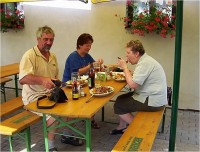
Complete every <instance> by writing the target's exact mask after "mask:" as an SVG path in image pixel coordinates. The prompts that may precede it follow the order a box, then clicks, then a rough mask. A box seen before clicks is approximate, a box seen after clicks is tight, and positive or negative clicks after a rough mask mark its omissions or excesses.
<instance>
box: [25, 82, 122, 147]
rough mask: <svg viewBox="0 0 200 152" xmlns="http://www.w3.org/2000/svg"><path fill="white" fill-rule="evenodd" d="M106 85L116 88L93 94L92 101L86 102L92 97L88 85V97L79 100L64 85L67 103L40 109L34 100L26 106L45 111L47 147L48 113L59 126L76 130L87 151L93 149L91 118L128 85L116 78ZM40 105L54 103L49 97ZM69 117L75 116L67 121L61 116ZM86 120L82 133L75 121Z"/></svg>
mask: <svg viewBox="0 0 200 152" xmlns="http://www.w3.org/2000/svg"><path fill="white" fill-rule="evenodd" d="M104 85H106V86H111V87H113V88H114V91H113V92H112V93H111V94H108V95H106V96H101V97H99V96H98V97H97V96H93V97H92V99H91V101H90V102H88V103H86V100H87V99H88V98H90V92H89V88H88V86H87V85H85V86H84V87H83V88H84V92H86V94H87V96H86V97H81V98H79V100H72V94H71V90H72V89H71V88H69V87H64V88H63V90H64V91H65V93H66V95H67V97H68V102H65V103H57V104H56V105H55V107H53V108H52V109H38V108H37V101H33V102H32V103H30V104H28V105H26V106H25V107H24V108H25V109H27V110H31V111H35V112H40V113H43V130H44V139H45V148H46V151H48V138H47V131H49V130H50V128H49V127H47V126H46V115H51V116H52V117H54V118H55V119H56V120H57V121H59V122H60V124H59V127H63V126H67V127H68V128H70V129H72V130H73V131H75V132H76V133H77V134H78V135H79V138H82V139H85V140H86V151H91V118H92V116H94V114H96V113H97V112H98V111H99V110H100V109H101V108H103V107H104V105H105V104H106V103H107V102H109V100H110V99H111V98H112V97H113V96H114V95H116V94H117V93H118V92H120V91H121V90H122V89H123V88H124V87H125V85H126V81H123V82H117V81H115V80H110V81H107V82H105V84H104ZM40 105H41V106H42V105H52V101H49V100H48V99H47V98H46V99H42V100H40ZM61 116H63V117H69V118H74V119H72V120H71V121H68V122H65V121H64V119H63V118H62V117H61ZM83 120H84V122H85V127H86V132H85V134H84V133H82V132H81V131H80V130H78V129H77V128H75V127H74V126H73V123H75V122H79V121H83Z"/></svg>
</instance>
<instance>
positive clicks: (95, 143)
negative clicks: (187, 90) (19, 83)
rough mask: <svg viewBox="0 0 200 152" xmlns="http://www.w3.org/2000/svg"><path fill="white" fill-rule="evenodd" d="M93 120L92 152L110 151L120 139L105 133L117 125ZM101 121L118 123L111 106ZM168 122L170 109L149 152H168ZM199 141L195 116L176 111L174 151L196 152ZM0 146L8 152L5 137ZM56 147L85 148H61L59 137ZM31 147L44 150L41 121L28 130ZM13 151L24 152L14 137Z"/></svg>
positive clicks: (97, 117)
mask: <svg viewBox="0 0 200 152" xmlns="http://www.w3.org/2000/svg"><path fill="white" fill-rule="evenodd" d="M10 92H11V91H10ZM12 94H13V93H9V94H7V98H8V100H9V98H12V97H14V95H12ZM1 99H2V98H1ZM1 101H2V100H1ZM2 102H3V101H2ZM95 118H96V120H97V121H98V123H99V125H100V126H101V128H100V129H92V151H111V150H112V148H113V147H114V145H115V143H116V142H117V141H118V139H119V138H120V135H110V134H109V131H111V130H112V129H114V128H115V127H116V126H117V124H113V123H106V122H101V110H100V111H99V112H98V113H97V114H96V115H95ZM105 119H106V120H105V121H111V122H118V117H117V116H116V115H115V114H114V113H113V103H111V102H110V103H107V105H106V106H105ZM170 119H171V109H170V108H167V115H166V120H165V130H164V133H160V130H161V128H160V129H159V131H158V133H157V136H156V139H155V141H154V144H153V147H152V151H168V147H169V135H170ZM199 137H200V135H199V112H196V111H187V110H178V119H177V134H176V146H175V147H176V148H175V151H200V146H199ZM0 142H1V151H9V142H8V138H7V136H3V135H1V141H0ZM56 145H57V147H58V149H59V151H85V144H84V145H83V146H80V147H76V146H71V145H66V144H63V143H61V142H60V136H59V135H58V136H56ZM31 147H32V151H44V150H45V147H44V139H43V131H42V122H41V121H40V122H38V123H36V124H34V125H33V126H31ZM14 151H21V152H23V151H26V149H25V143H24V141H23V140H21V138H20V139H19V137H17V136H15V137H14Z"/></svg>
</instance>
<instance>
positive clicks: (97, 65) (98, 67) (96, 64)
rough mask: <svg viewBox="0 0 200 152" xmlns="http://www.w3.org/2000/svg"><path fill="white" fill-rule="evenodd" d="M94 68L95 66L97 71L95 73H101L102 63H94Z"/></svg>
mask: <svg viewBox="0 0 200 152" xmlns="http://www.w3.org/2000/svg"><path fill="white" fill-rule="evenodd" d="M93 66H94V71H95V73H97V72H100V66H101V65H100V63H99V62H94V63H93Z"/></svg>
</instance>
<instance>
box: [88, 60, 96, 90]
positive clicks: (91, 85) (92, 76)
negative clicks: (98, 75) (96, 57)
mask: <svg viewBox="0 0 200 152" xmlns="http://www.w3.org/2000/svg"><path fill="white" fill-rule="evenodd" d="M88 86H89V89H92V88H94V86H95V72H94V66H93V63H91V64H90V69H89V73H88Z"/></svg>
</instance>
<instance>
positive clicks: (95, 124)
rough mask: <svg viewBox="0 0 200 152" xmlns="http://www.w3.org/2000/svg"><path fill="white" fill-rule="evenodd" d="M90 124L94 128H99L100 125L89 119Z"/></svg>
mask: <svg viewBox="0 0 200 152" xmlns="http://www.w3.org/2000/svg"><path fill="white" fill-rule="evenodd" d="M91 126H92V128H94V129H99V128H100V126H99V125H98V124H97V123H96V122H95V120H92V121H91Z"/></svg>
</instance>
